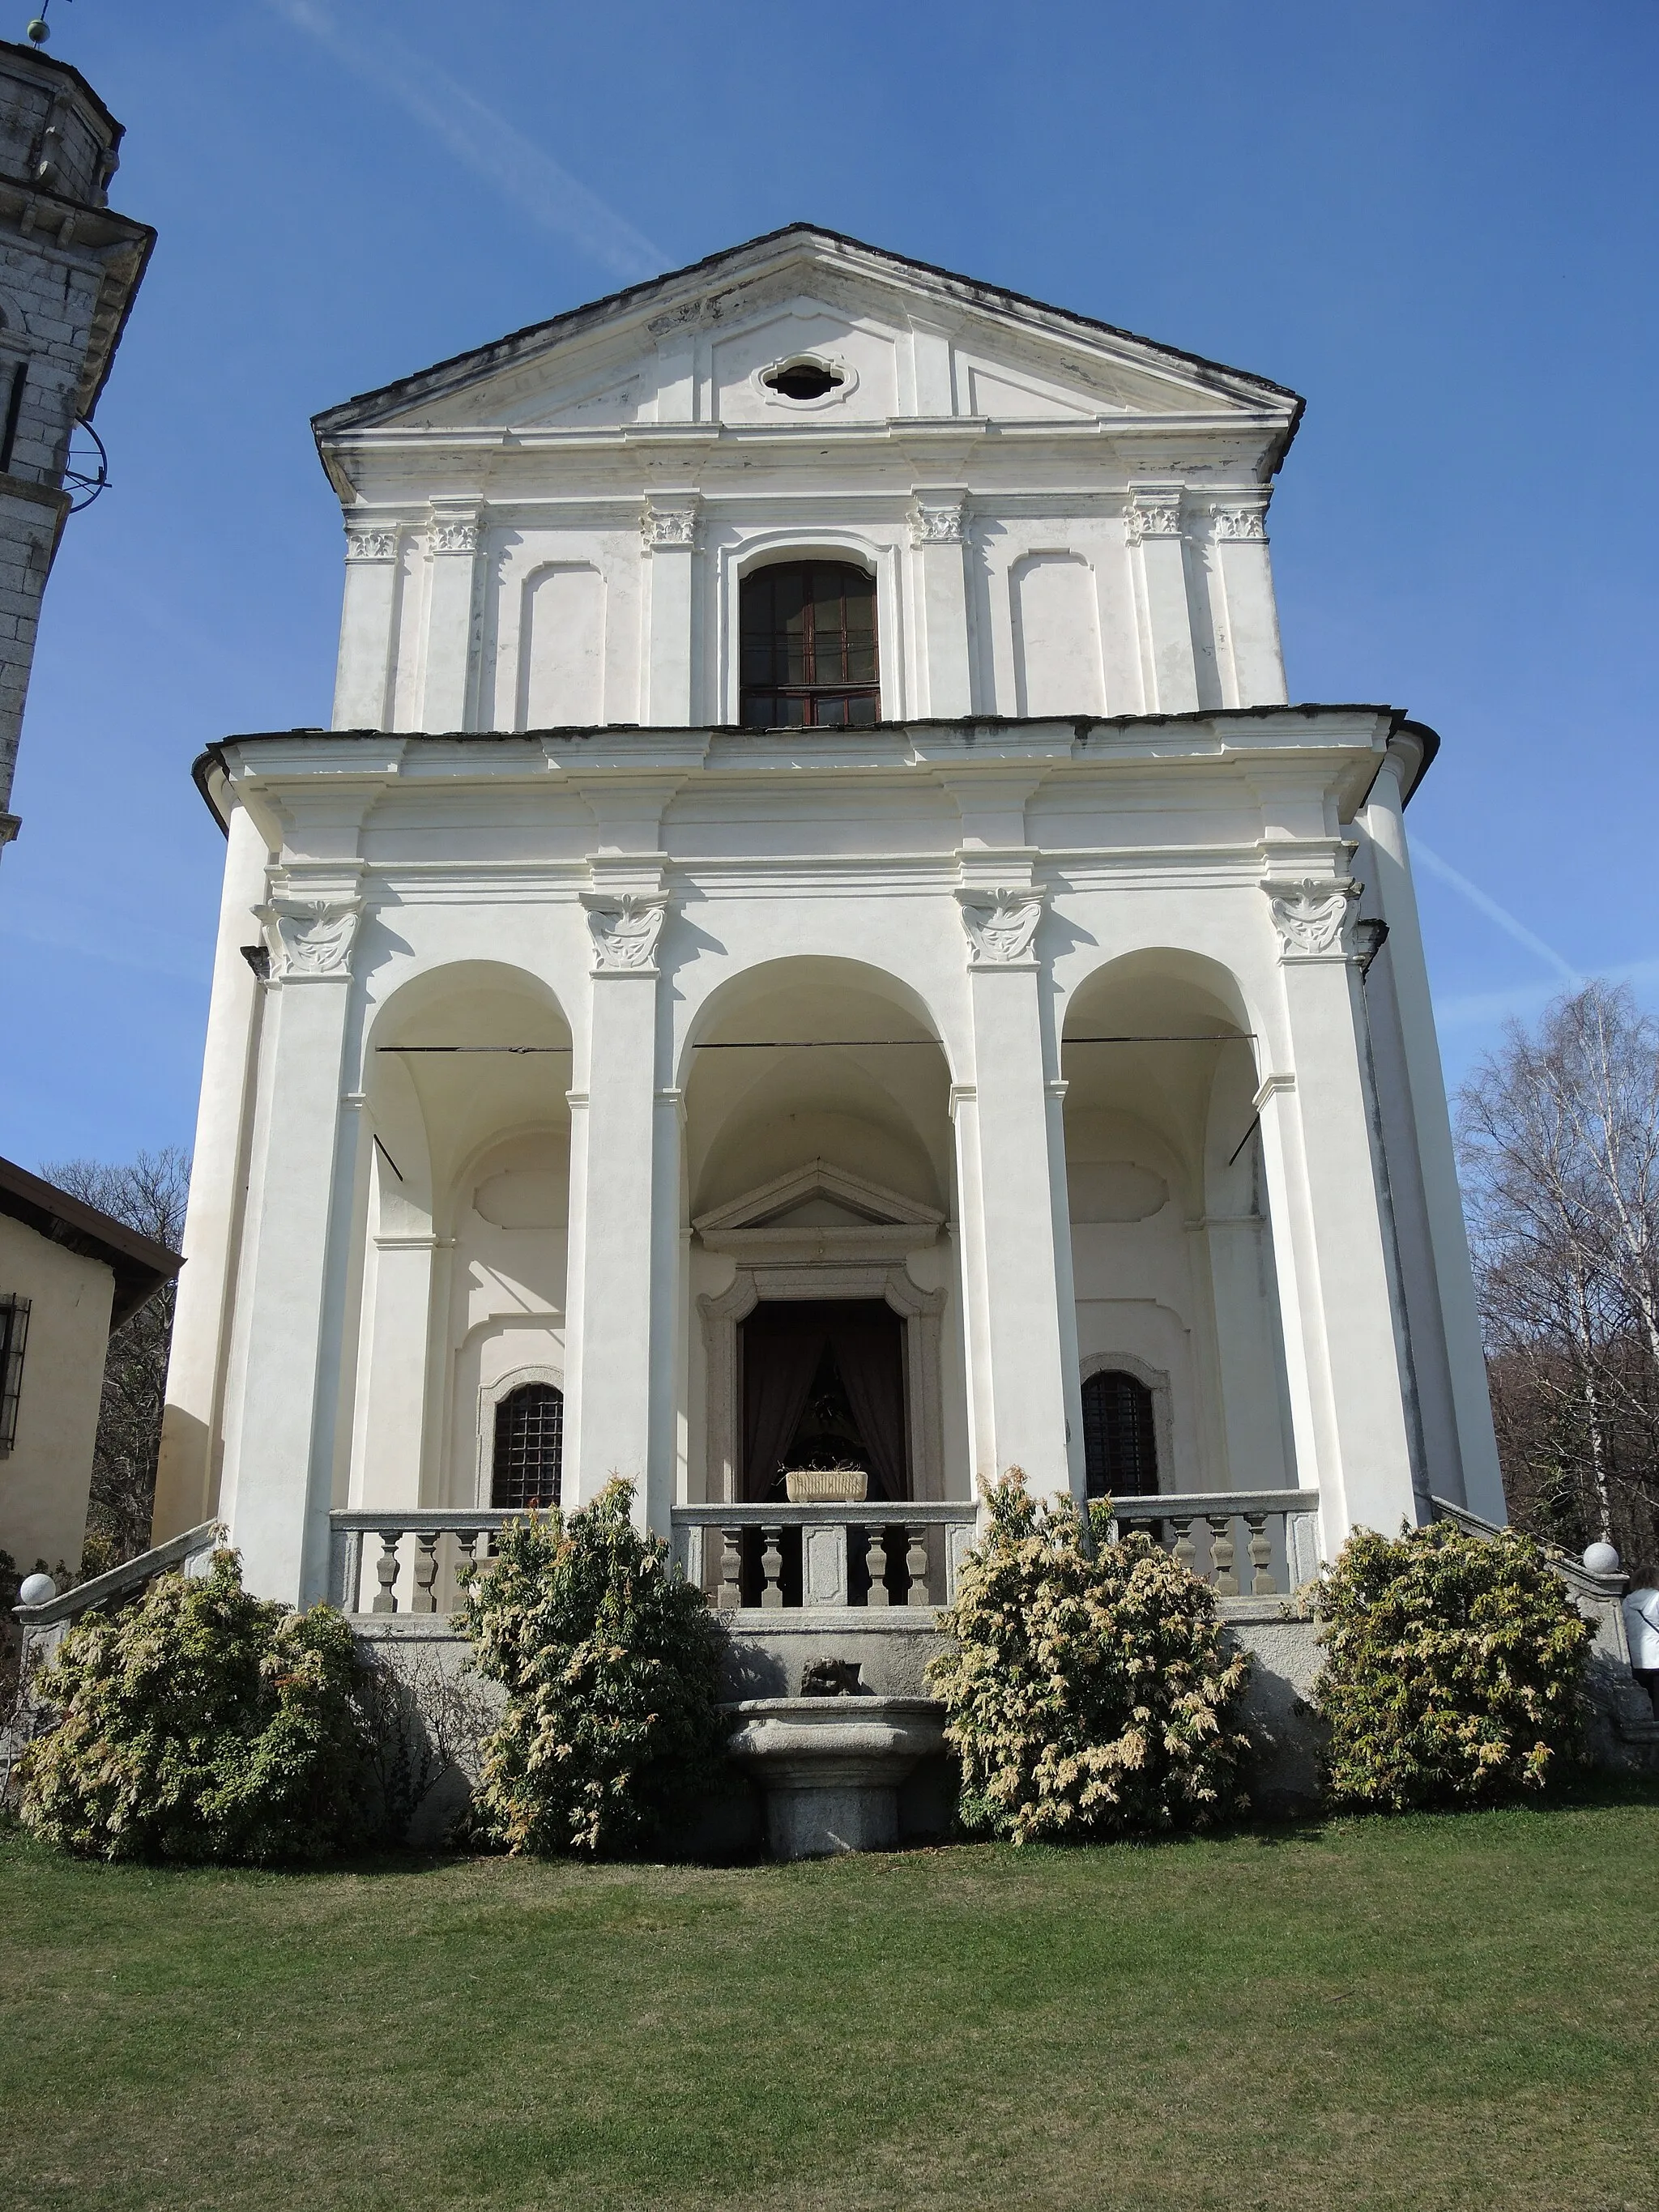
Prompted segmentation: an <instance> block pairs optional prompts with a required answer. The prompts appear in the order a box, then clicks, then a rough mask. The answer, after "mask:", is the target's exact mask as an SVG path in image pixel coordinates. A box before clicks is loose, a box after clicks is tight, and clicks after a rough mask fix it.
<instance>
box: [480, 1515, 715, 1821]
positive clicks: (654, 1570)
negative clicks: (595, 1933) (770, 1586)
mask: <svg viewBox="0 0 1659 2212" xmlns="http://www.w3.org/2000/svg"><path fill="white" fill-rule="evenodd" d="M632 1500H633V1486H632V1485H631V1484H629V1483H626V1482H622V1481H613V1482H610V1483H607V1484H606V1486H605V1488H604V1490H602V1491H601V1492H600V1493H599V1496H598V1497H597V1498H594V1500H593V1501H592V1504H588V1505H585V1506H582V1507H581V1508H580V1509H579V1510H577V1511H575V1512H574V1513H572V1514H571V1516H570V1517H569V1519H568V1521H567V1520H564V1519H562V1517H561V1516H560V1515H559V1514H558V1513H557V1512H554V1513H551V1514H549V1515H547V1516H540V1515H532V1516H531V1517H530V1518H528V1519H526V1520H524V1521H515V1522H509V1523H508V1524H507V1527H506V1528H503V1529H502V1530H501V1539H500V1552H499V1556H498V1557H497V1558H495V1559H493V1560H491V1561H490V1563H489V1565H488V1566H487V1567H485V1568H483V1569H481V1570H480V1571H478V1572H477V1574H476V1575H475V1576H474V1577H473V1579H472V1581H471V1585H470V1587H469V1589H467V1592H466V1595H465V1601H464V1604H463V1607H462V1610H461V1613H460V1616H459V1618H460V1621H461V1625H462V1626H464V1627H465V1630H466V1632H467V1633H468V1634H469V1635H470V1636H471V1638H472V1639H473V1641H474V1644H476V1646H477V1652H476V1660H475V1663H476V1664H477V1668H479V1670H480V1672H481V1673H483V1674H488V1675H491V1676H493V1677H494V1679H495V1680H496V1681H498V1682H501V1683H502V1684H503V1685H504V1686H506V1690H507V1712H506V1716H505V1717H504V1718H503V1719H502V1720H501V1723H500V1724H499V1726H498V1727H496V1728H495V1730H494V1731H493V1732H492V1733H491V1734H490V1735H489V1737H487V1738H486V1740H485V1743H484V1748H483V1760H482V1764H481V1767H480V1771H479V1777H478V1781H477V1787H476V1789H475V1790H474V1793H473V1804H472V1815H471V1832H472V1834H473V1835H474V1837H475V1838H477V1840H478V1841H480V1842H484V1843H490V1844H495V1845H497V1846H501V1847H505V1849H507V1850H509V1851H528V1852H533V1853H537V1854H544V1853H556V1852H566V1851H578V1852H587V1853H591V1854H592V1855H594V1856H596V1857H597V1856H605V1857H612V1856H615V1855H617V1854H619V1853H623V1852H628V1851H635V1850H641V1849H642V1848H643V1847H644V1846H646V1845H647V1844H651V1843H653V1842H655V1841H656V1840H657V1839H658V1838H660V1837H661V1836H662V1835H663V1834H664V1832H665V1831H666V1830H667V1829H668V1828H670V1827H671V1825H672V1823H673V1821H674V1820H675V1819H676V1818H677V1817H678V1815H680V1814H683V1813H684V1812H685V1811H686V1810H687V1809H688V1808H689V1807H690V1804H691V1803H692V1802H694V1801H695V1800H696V1797H697V1796H699V1795H701V1794H702V1792H704V1791H705V1790H709V1789H711V1788H714V1786H716V1784H718V1781H719V1779H720V1772H721V1764H720V1749H721V1744H722V1741H723V1739H724V1735H725V1726H724V1723H723V1721H722V1718H721V1716H720V1711H719V1710H718V1706H717V1703H716V1699H717V1697H718V1694H719V1673H720V1632H719V1629H718V1627H717V1626H716V1624H715V1621H714V1616H713V1615H712V1613H710V1612H709V1610H708V1603H707V1601H705V1599H704V1597H703V1595H702V1591H701V1590H698V1589H693V1588H692V1586H691V1585H690V1583H688V1582H686V1581H685V1579H684V1577H683V1576H681V1575H680V1574H678V1572H677V1571H675V1569H674V1566H673V1565H672V1562H671V1559H670V1558H669V1554H668V1547H667V1546H666V1545H665V1544H664V1543H663V1542H662V1541H660V1539H659V1538H657V1537H654V1536H647V1535H646V1534H643V1533H642V1532H641V1530H640V1529H639V1528H636V1527H635V1524H634V1521H633V1516H632V1511H631V1506H632Z"/></svg>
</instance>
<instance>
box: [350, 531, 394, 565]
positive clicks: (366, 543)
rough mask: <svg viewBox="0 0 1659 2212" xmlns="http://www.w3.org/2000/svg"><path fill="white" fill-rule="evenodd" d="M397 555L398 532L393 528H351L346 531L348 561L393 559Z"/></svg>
mask: <svg viewBox="0 0 1659 2212" xmlns="http://www.w3.org/2000/svg"><path fill="white" fill-rule="evenodd" d="M397 557H398V533H397V532H396V531H395V530H353V529H349V528H348V530H347V532H346V559H347V560H348V561H395V560H396V559H397Z"/></svg>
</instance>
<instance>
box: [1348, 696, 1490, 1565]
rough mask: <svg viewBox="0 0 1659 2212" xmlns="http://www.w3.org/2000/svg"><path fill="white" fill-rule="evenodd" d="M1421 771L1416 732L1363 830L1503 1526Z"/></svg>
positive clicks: (1480, 1506) (1433, 1214)
mask: <svg viewBox="0 0 1659 2212" xmlns="http://www.w3.org/2000/svg"><path fill="white" fill-rule="evenodd" d="M1421 763H1422V750H1421V747H1420V746H1419V744H1418V743H1417V741H1416V739H1415V738H1412V737H1411V736H1409V734H1407V735H1405V736H1402V737H1396V738H1392V739H1391V740H1390V741H1389V750H1388V752H1387V755H1386V756H1385V757H1384V759H1383V766H1382V768H1381V769H1380V770H1379V771H1378V774H1377V778H1376V782H1375V784H1374V785H1373V786H1372V787H1371V792H1370V798H1369V799H1368V800H1367V802H1366V805H1365V808H1364V827H1365V829H1366V831H1367V834H1368V835H1369V836H1370V841H1371V854H1372V860H1373V865H1374V869H1375V873H1376V884H1375V886H1374V888H1375V890H1376V896H1377V901H1378V903H1379V904H1380V906H1381V908H1382V909H1383V919H1384V921H1386V922H1387V924H1388V931H1389V936H1388V946H1387V957H1388V963H1389V972H1390V975H1392V978H1393V982H1394V993H1395V1005H1396V1006H1397V1008H1398V1012H1399V1018H1400V1034H1401V1044H1402V1047H1403V1050H1404V1058H1405V1067H1406V1079H1407V1088H1408V1090H1409V1092H1410V1096H1411V1106H1412V1119H1413V1133H1414V1135H1415V1138H1416V1154H1417V1162H1418V1168H1419V1173H1420V1174H1421V1176H1422V1181H1423V1197H1424V1204H1425V1212H1426V1214H1427V1221H1428V1237H1429V1243H1430V1249H1431V1253H1432V1255H1433V1261H1434V1273H1435V1281H1436V1285H1437V1289H1438V1291H1439V1307H1440V1323H1441V1328H1442V1331H1443V1337H1444V1342H1445V1350H1446V1359H1447V1364H1448V1366H1449V1375H1450V1389H1451V1397H1452V1407H1453V1413H1454V1418H1455V1421H1456V1425H1457V1443H1458V1451H1459V1456H1460V1458H1461V1460H1462V1483H1463V1492H1464V1503H1465V1504H1468V1507H1469V1508H1470V1510H1472V1511H1474V1512H1475V1513H1479V1514H1480V1515H1481V1516H1483V1517H1484V1518H1486V1520H1489V1521H1498V1522H1502V1521H1504V1520H1506V1519H1507V1518H1508V1512H1507V1509H1506V1507H1505V1505H1504V1483H1503V1476H1502V1474H1501V1472H1500V1470H1499V1467H1498V1442H1497V1438H1496V1436H1495V1435H1494V1433H1493V1430H1492V1400H1491V1396H1490V1395H1489V1393H1488V1390H1487V1387H1486V1351H1485V1346H1484V1343H1483V1340H1482V1338H1481V1334H1480V1313H1479V1310H1478V1309H1477V1307H1476V1304H1475V1297H1474V1273H1473V1270H1472V1268H1471V1266H1470V1262H1469V1243H1468V1229H1467V1227H1466V1225H1465V1223H1464V1219H1463V1202H1462V1193H1461V1191H1460V1189H1459V1187H1458V1181H1457V1161H1456V1156H1455V1152H1454V1150H1453V1146H1452V1133H1451V1119H1450V1115H1449V1113H1448V1111H1447V1108H1446V1080H1445V1076H1444V1073H1443V1070H1442V1067H1441V1062H1440V1043H1439V1039H1438V1037H1437V1035H1436V1032H1435V1025H1434V1008H1433V1005H1432V1002H1431V998H1430V994H1429V971H1428V963H1427V962H1426V961H1425V957H1424V953H1423V934H1422V930H1421V927H1420V926H1419V921H1418V915H1417V892H1416V887H1415V885H1414V884H1413V881H1412V870H1411V854H1410V848H1409V847H1408V845H1407V838H1406V824H1405V817H1404V813H1403V811H1402V810H1403V807H1404V804H1405V793H1406V792H1407V790H1408V789H1409V788H1410V786H1411V783H1412V781H1413V779H1414V777H1415V775H1416V774H1417V772H1418V770H1419V768H1420V766H1421ZM1429 1473H1430V1476H1431V1480H1433V1479H1434V1478H1435V1470H1434V1469H1433V1468H1431V1469H1430V1470H1429Z"/></svg>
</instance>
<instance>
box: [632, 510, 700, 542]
mask: <svg viewBox="0 0 1659 2212" xmlns="http://www.w3.org/2000/svg"><path fill="white" fill-rule="evenodd" d="M700 506H701V502H700V501H697V500H695V499H682V500H674V501H664V502H662V503H660V504H659V502H658V501H655V500H652V499H647V501H646V502H645V512H644V513H642V514H641V517H640V538H641V543H642V544H643V545H644V547H645V550H646V551H647V553H660V552H664V551H666V550H673V549H674V548H676V547H678V548H681V549H683V550H685V551H687V552H690V551H691V550H694V549H695V547H696V543H697V520H698V512H699V508H700Z"/></svg>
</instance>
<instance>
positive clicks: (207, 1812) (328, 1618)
mask: <svg viewBox="0 0 1659 2212" xmlns="http://www.w3.org/2000/svg"><path fill="white" fill-rule="evenodd" d="M360 1679H361V1677H360V1669H359V1664H358V1660H357V1655H356V1646H355V1644H354V1643H353V1640H352V1634H351V1630H350V1627H349V1625H348V1623H347V1622H346V1620H344V1618H343V1616H342V1615H341V1614H339V1613H335V1612H332V1611H331V1610H330V1608H329V1607H326V1606H318V1607H315V1609H314V1610H313V1611H312V1612H310V1613H294V1612H292V1611H291V1610H290V1609H289V1607H286V1606H282V1605H275V1604H272V1603H270V1602H269V1601H266V1600H264V1599H261V1598H256V1597H252V1596H250V1595H249V1594H248V1593H247V1592H246V1590H245V1589H243V1588H242V1577H241V1569H240V1563H239V1561H238V1559H237V1555H236V1553H234V1552H228V1551H225V1552H216V1553H215V1554H214V1556H213V1560H212V1564H211V1566H210V1570H209V1571H208V1572H207V1573H206V1574H205V1575H203V1576H201V1577H185V1576H183V1575H162V1576H161V1577H158V1579H157V1580H156V1581H155V1582H154V1583H151V1584H150V1586H149V1589H147V1590H146V1591H145V1592H144V1594H143V1596H142V1597H141V1598H139V1599H137V1600H136V1601H134V1602H133V1603H132V1604H131V1605H129V1606H127V1607H125V1608H124V1609H123V1610H121V1611H120V1612H118V1613H110V1614H105V1613H100V1612H97V1611H94V1612H92V1613H88V1614H87V1615H86V1617H85V1619H84V1620H82V1621H81V1622H80V1623H79V1624H78V1625H77V1626H76V1627H74V1628H73V1629H71V1630H70V1632H69V1634H68V1635H67V1636H65V1638H64V1641H63V1643H62V1644H60V1645H59V1646H58V1650H57V1651H56V1653H55V1654H54V1655H53V1656H52V1660H51V1661H50V1662H49V1663H48V1664H47V1665H46V1666H45V1667H43V1668H41V1669H40V1672H39V1674H36V1676H35V1677H34V1679H33V1685H32V1687H33V1691H34V1693H35V1695H36V1696H37V1697H38V1698H39V1699H40V1700H41V1701H42V1702H43V1703H44V1705H46V1707H47V1709H48V1710H49V1711H51V1712H52V1713H53V1714H55V1721H54V1723H53V1725H52V1726H51V1727H50V1728H48V1729H47V1730H46V1733H45V1734H44V1735H39V1736H37V1737H36V1738H35V1740H34V1741H33V1742H32V1743H31V1744H30V1745H29V1746H28V1747H27V1750H26V1751H25V1752H24V1753H23V1755H22V1758H21V1760H20V1762H19V1769H18V1778H19V1788H20V1805H19V1812H20V1814H21V1819H22V1820H23V1823H24V1825H25V1826H27V1827H28V1828H30V1829H32V1830H33V1832H34V1833H35V1834H36V1835H39V1836H42V1837H45V1838H47V1839H48V1840H49V1841H51V1842H52V1843H55V1844H61V1845H62V1846H63V1847H64V1849H65V1850H71V1851H75V1852H77V1853H80V1854H82V1856H84V1857H94V1858H104V1859H179V1860H189V1861H204V1860H219V1861H228V1862H235V1863H253V1864H261V1865H263V1864H270V1863H277V1862H281V1861H283V1860H292V1859H316V1858H322V1857H329V1856H331V1855H332V1854H333V1853H335V1852H337V1851H338V1850H341V1849H342V1848H343V1847H345V1846H347V1845H348V1844H352V1843H354V1842H356V1841H358V1840H360V1839H361V1838H362V1835H363V1834H364V1832H365V1828H366V1825H367V1822H368V1817H369V1814H368V1780H367V1770H366V1753H367V1749H368V1744H367V1730H366V1728H365V1725H364V1721H363V1717H362V1711H361V1710H360V1707H359V1704H358V1691H359V1686H360Z"/></svg>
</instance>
